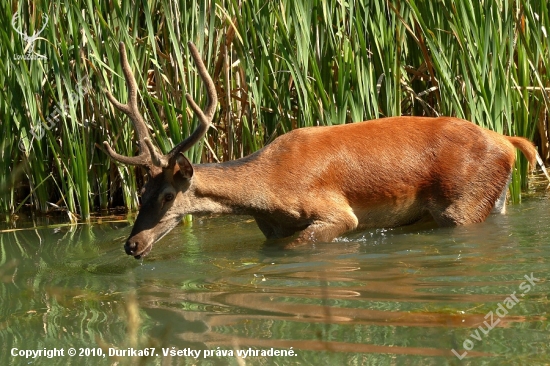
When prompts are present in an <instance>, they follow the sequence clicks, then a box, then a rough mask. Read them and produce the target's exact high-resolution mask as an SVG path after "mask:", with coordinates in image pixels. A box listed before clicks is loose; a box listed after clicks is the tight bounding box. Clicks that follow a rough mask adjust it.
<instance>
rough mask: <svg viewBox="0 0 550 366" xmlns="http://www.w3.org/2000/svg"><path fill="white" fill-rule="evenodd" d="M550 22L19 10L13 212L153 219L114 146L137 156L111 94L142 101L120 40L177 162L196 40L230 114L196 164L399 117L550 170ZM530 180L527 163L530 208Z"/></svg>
mask: <svg viewBox="0 0 550 366" xmlns="http://www.w3.org/2000/svg"><path fill="white" fill-rule="evenodd" d="M548 10H549V9H548V4H547V2H545V1H539V0H481V1H480V0H475V1H474V0H460V1H459V0H454V1H453V0H437V1H423V0H416V1H415V0H388V1H384V0H363V1H353V0H350V1H347V2H344V1H337V0H326V1H321V0H311V1H292V0H281V1H277V2H271V1H259V0H211V1H199V0H186V1H181V0H180V1H169V0H148V1H131V0H118V1H98V0H86V1H75V0H65V1H61V0H53V1H40V0H38V1H30V0H26V1H4V2H2V4H1V5H0V21H1V22H2V24H4V26H3V27H2V28H1V29H0V63H1V65H0V134H1V139H0V154H1V159H0V169H1V170H0V171H1V172H2V173H1V175H0V211H1V212H4V213H5V217H6V218H8V219H9V218H10V217H11V216H10V215H11V214H14V213H17V212H18V210H20V209H21V208H22V207H25V206H30V207H31V208H32V209H34V210H37V211H40V212H47V211H49V210H52V209H55V210H64V211H66V212H67V214H68V215H69V217H70V218H71V220H78V219H81V220H89V218H90V215H91V214H92V213H93V212H95V211H98V210H105V209H108V208H113V207H125V208H127V209H129V210H135V209H137V208H138V204H139V200H138V192H139V188H140V186H141V185H142V184H143V180H144V174H143V173H144V172H143V171H141V169H140V168H134V167H127V166H121V165H119V164H116V163H113V162H111V161H110V160H109V159H108V157H107V155H106V154H105V152H104V151H103V147H102V144H101V143H102V141H109V142H110V143H111V145H112V146H113V147H114V148H115V149H116V150H117V151H118V152H119V153H122V154H126V155H132V154H134V153H135V152H136V151H137V148H136V145H135V142H134V141H133V139H132V137H133V131H132V128H131V124H130V123H129V122H128V120H127V119H126V118H125V116H124V115H123V114H122V113H117V112H115V110H114V109H113V108H112V106H111V105H110V104H109V102H108V100H107V98H106V97H105V92H104V91H105V90H111V91H112V93H113V94H114V95H116V96H117V97H118V98H119V99H120V100H122V101H125V100H126V94H127V92H126V87H125V82H124V79H123V77H122V73H121V68H120V64H119V55H118V43H119V42H124V43H125V44H126V47H127V50H128V55H129V59H130V62H131V64H132V66H133V69H134V73H135V74H136V78H137V82H138V84H139V89H140V103H141V106H142V111H143V114H144V116H145V118H146V121H147V123H148V125H149V127H150V130H151V132H152V134H154V140H155V141H156V144H157V145H158V146H159V147H160V149H161V150H162V151H163V152H167V151H168V150H170V148H171V147H172V146H173V145H174V144H176V143H177V142H179V141H181V140H182V139H183V138H184V137H185V136H187V135H188V134H189V133H190V131H192V130H193V129H194V127H195V125H196V124H197V121H196V119H195V118H194V116H193V115H192V114H191V112H190V109H189V108H188V107H187V104H186V100H185V98H184V94H185V92H189V93H191V94H192V95H193V96H194V97H195V98H196V99H197V100H198V101H199V102H200V103H203V104H204V102H205V101H204V99H205V93H204V91H203V89H202V85H201V82H200V80H199V78H198V76H197V74H196V73H195V71H194V65H193V64H192V62H191V61H190V58H189V57H188V51H187V48H186V46H185V45H186V42H187V41H189V40H190V41H193V42H194V43H195V44H196V45H197V47H198V48H199V50H201V53H202V55H203V58H204V59H205V61H206V64H207V66H208V68H209V70H210V72H211V74H212V76H213V78H214V80H215V83H216V85H217V89H218V95H219V108H218V111H217V114H216V116H215V119H214V128H212V129H211V130H210V131H209V133H208V135H207V138H206V139H205V140H204V143H201V144H199V145H197V146H195V147H194V148H193V149H191V150H190V151H189V152H188V156H189V158H190V159H191V161H192V162H195V163H199V162H211V161H224V160H229V159H235V158H239V157H242V156H245V155H247V154H249V153H251V152H254V151H256V150H257V149H259V148H261V147H262V146H264V145H265V144H268V143H269V142H270V141H272V140H273V139H274V138H275V137H276V136H278V135H280V134H283V133H285V132H288V131H290V130H292V129H295V128H299V127H304V126H317V125H331V124H342V123H351V122H356V121H362V120H368V119H373V118H380V117H385V116H396V115H425V116H438V115H449V116H457V117H460V118H464V119H468V120H471V121H472V122H474V123H476V124H479V125H482V126H484V127H487V128H491V129H493V130H496V131H499V132H501V133H505V134H508V135H518V136H525V137H528V138H530V139H533V140H534V141H535V142H536V143H537V145H539V147H540V151H541V154H542V156H543V159H545V161H548V158H549V153H548V136H549V133H548V106H549V105H550V99H549V97H548V91H549V89H548V87H549V75H548V66H549V64H548V63H549V62H550V57H549V56H550V55H549V53H550V52H549V46H550V40H549V39H548V36H547V32H548V31H550V20H549V15H548V14H549V11H548ZM42 28H43V30H42ZM41 30H42V31H41ZM37 32H38V34H37ZM33 34H35V35H36V36H37V38H32V35H33ZM29 37H30V38H29ZM526 182H527V163H526V161H525V160H524V159H523V158H522V157H520V159H518V162H517V167H516V169H515V171H514V175H513V184H512V186H511V193H512V198H513V200H514V201H518V200H519V199H520V197H521V196H520V191H521V189H522V188H525V187H526Z"/></svg>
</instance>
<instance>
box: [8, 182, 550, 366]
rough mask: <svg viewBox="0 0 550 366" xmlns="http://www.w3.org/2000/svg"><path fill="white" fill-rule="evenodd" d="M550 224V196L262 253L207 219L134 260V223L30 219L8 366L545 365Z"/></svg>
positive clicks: (253, 235) (248, 225)
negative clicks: (459, 221)
mask: <svg viewBox="0 0 550 366" xmlns="http://www.w3.org/2000/svg"><path fill="white" fill-rule="evenodd" d="M549 223H550V199H549V195H548V194H547V193H545V192H542V193H539V194H537V195H534V196H532V197H528V198H527V199H524V202H523V203H522V204H520V205H514V206H509V207H508V214H506V215H498V216H491V217H490V218H489V219H488V220H487V222H485V223H483V224H478V225H469V226H466V227H459V228H452V229H449V228H434V227H431V226H427V227H426V226H424V227H423V226H413V227H407V228H399V229H392V230H384V229H378V230H368V231H362V232H356V233H351V234H349V235H346V236H344V237H342V238H340V239H339V240H338V242H336V243H320V244H316V245H314V246H308V247H304V248H299V249H296V250H278V249H273V248H269V247H266V246H265V245H264V238H263V236H262V234H261V232H260V231H259V230H258V229H257V227H256V225H255V223H254V222H253V221H252V220H251V219H250V218H248V217H236V216H225V217H216V218H195V219H194V221H193V223H192V224H191V225H186V226H184V225H181V226H179V227H178V228H176V229H175V230H173V231H172V232H171V233H170V234H168V235H167V236H166V237H164V238H163V239H162V241H161V242H159V243H157V244H156V245H155V247H154V248H153V251H152V252H151V254H150V255H149V256H148V257H146V258H145V259H144V260H139V261H137V260H135V259H133V258H132V257H129V256H127V255H126V254H125V253H124V250H123V248H122V246H123V244H124V241H125V239H126V237H127V235H128V233H129V231H130V229H131V223H129V222H127V221H125V220H112V219H104V220H103V221H102V222H98V223H94V224H92V225H78V226H68V225H56V224H55V222H53V221H52V220H51V219H41V220H38V221H35V222H33V223H25V222H24V221H23V220H19V221H18V223H17V225H18V226H19V227H18V228H17V230H14V228H13V227H12V226H9V227H7V226H4V227H3V228H4V229H8V228H9V229H11V230H4V231H2V232H1V233H0V299H1V305H2V306H1V307H0V347H1V348H0V349H1V351H0V364H2V365H7V364H33V365H52V364H59V365H66V364H78V365H81V364H89V365H95V364H100V365H111V364H135V363H138V362H143V364H153V365H192V364H200V365H203V364H204V365H210V364H212V365H224V364H233V365H243V364H246V365H302V364H311V365H325V364H327V365H328V364H330V365H337V364H342V365H344V364H346V365H348V364H349V365H371V364H372V365H380V364H398V365H401V364H403V365H427V364H432V365H440V364H461V363H464V364H472V365H473V364H475V365H477V364H494V365H503V364H530V365H533V364H547V363H548V362H550V356H549V352H548V345H549V344H550V329H549V328H550V323H549V322H548V319H547V311H548V308H549V306H548V304H549V302H548V293H549V290H550V287H549V285H548V279H549V278H550V268H549V258H550V225H549ZM25 226H32V228H30V229H25V228H24V227H25ZM525 276H528V277H529V278H530V279H531V280H530V281H531V284H530V282H529V281H528V280H527V279H526V277H525ZM527 285H529V287H530V288H529V291H527V292H526V291H525V290H526V289H527ZM510 295H514V296H515V297H516V299H517V302H516V301H512V300H511V299H512V298H511V297H510ZM507 299H508V300H507ZM506 305H508V306H509V308H506ZM499 314H500V315H502V316H499ZM491 316H492V317H493V320H492V323H493V324H494V328H492V329H491V327H490V325H491V319H490V318H491ZM484 321H485V322H486V323H484ZM480 327H481V328H480ZM172 347H174V348H172ZM465 347H466V348H465ZM14 348H17V351H15V352H16V353H17V352H21V350H40V349H41V350H44V349H46V350H51V349H54V348H57V349H64V356H59V357H53V358H51V359H49V358H47V357H37V358H34V359H33V358H25V357H24V356H17V357H14V356H12V355H11V352H12V350H13V349H14ZM69 348H74V349H75V350H76V351H77V353H80V352H87V353H88V355H89V356H88V357H85V356H78V355H77V356H74V357H70V356H68V355H67V352H68V349H69ZM81 348H82V349H83V350H84V351H80V349H81ZM86 348H87V349H88V350H87V351H86ZM109 348H112V349H114V348H117V349H119V350H120V351H119V352H118V354H119V356H116V355H113V356H108V352H109ZM150 348H154V349H155V351H154V352H155V354H158V356H153V357H149V358H139V357H127V356H120V355H122V350H126V351H128V349H130V350H131V349H134V350H144V349H150ZM163 349H164V350H165V352H166V351H168V350H180V351H181V353H184V352H187V354H188V355H187V356H177V355H172V356H170V355H167V356H163ZM271 349H274V350H271ZM453 349H454V350H455V352H456V353H457V354H458V355H463V356H464V358H463V360H462V361H459V358H458V357H457V356H456V355H455V353H454V352H453V351H452V350H453ZM238 350H240V351H241V352H242V351H247V352H248V353H247V356H248V357H245V358H243V357H240V358H239V357H238V356H236V354H237V351H238ZM262 350H263V351H264V355H263V356H262V355H261V351H262ZM267 350H270V352H272V353H271V354H268V353H265V352H267ZM290 350H292V352H290ZM190 351H201V354H200V356H199V357H198V358H197V359H195V358H194V357H193V356H189V352H190ZM205 351H207V352H208V351H209V352H210V353H209V354H208V355H207V357H206V358H205V353H204V352H205ZM222 351H224V352H225V356H223V355H221V354H222ZM230 351H231V352H230ZM275 351H285V352H286V353H284V354H283V355H281V354H280V355H278V356H276V355H274V352H275ZM464 352H467V353H466V354H464ZM100 353H102V354H103V355H106V354H107V355H106V356H105V357H103V355H101V356H97V354H100ZM231 353H233V355H231ZM289 353H290V355H289ZM94 354H95V356H94ZM216 354H218V356H217V355H216Z"/></svg>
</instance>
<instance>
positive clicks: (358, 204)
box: [104, 43, 536, 258]
mask: <svg viewBox="0 0 550 366" xmlns="http://www.w3.org/2000/svg"><path fill="white" fill-rule="evenodd" d="M189 50H190V53H191V56H192V57H193V59H194V61H195V64H196V66H197V69H198V73H199V75H200V77H201V79H202V80H203V82H204V83H205V85H206V91H207V93H208V104H207V106H206V109H205V111H202V110H201V109H200V107H199V106H198V105H197V104H196V103H195V102H194V100H193V98H191V96H190V95H189V94H187V95H186V98H187V101H188V103H189V105H190V107H191V109H192V110H193V111H194V112H195V114H196V115H197V117H198V119H199V121H200V126H199V127H198V128H197V129H196V130H195V131H194V132H193V133H192V134H191V136H189V137H188V138H187V139H185V140H184V141H182V142H181V143H179V144H178V145H177V146H175V147H174V148H173V149H172V150H171V151H170V152H169V153H168V154H166V155H162V154H160V153H159V152H158V151H157V149H156V148H155V147H154V146H153V144H152V141H151V139H150V137H149V132H148V129H147V126H146V124H145V122H144V119H143V117H142V116H141V114H140V112H139V109H138V105H137V99H138V97H137V84H136V81H135V79H134V76H133V73H132V71H131V69H130V65H129V64H128V59H127V57H126V51H125V47H124V44H122V43H121V44H120V60H121V63H122V69H123V71H124V76H125V78H126V82H127V87H128V94H129V99H128V102H127V104H122V103H120V102H118V101H117V100H116V99H115V98H114V97H113V96H112V95H111V94H110V93H107V96H108V99H109V100H110V101H111V103H112V104H113V105H114V106H115V107H116V108H117V109H119V110H120V111H122V112H124V113H125V114H126V115H127V116H128V117H129V118H130V120H131V121H132V123H133V125H134V128H135V130H136V133H137V139H138V145H139V149H140V152H139V154H138V155H137V156H135V157H127V156H122V155H119V154H117V153H116V152H114V151H113V149H112V148H111V147H110V146H109V144H108V143H107V142H105V143H104V145H105V148H106V149H107V152H108V154H109V155H110V156H111V158H112V159H113V160H116V161H118V162H120V163H123V164H131V165H140V166H143V167H145V168H146V169H147V171H148V174H149V177H150V178H149V181H148V182H147V183H146V184H145V186H144V190H143V195H142V197H141V198H142V205H141V210H140V212H139V214H138V217H137V219H136V222H135V225H134V227H133V230H132V232H131V234H130V237H129V238H128V241H127V242H126V244H125V250H126V253H128V254H129V255H132V256H134V257H135V258H141V257H142V256H144V255H146V254H148V253H149V252H150V251H151V248H152V246H153V243H155V242H156V241H158V240H159V239H160V238H162V237H163V236H164V235H166V233H168V232H169V231H170V230H171V229H172V228H174V227H175V226H176V225H177V224H178V223H179V222H180V221H181V220H182V217H183V216H184V215H186V214H200V213H234V214H244V215H250V216H252V217H254V219H255V220H256V222H257V224H258V226H259V228H260V230H261V231H262V232H263V233H264V234H265V236H266V237H267V238H269V239H270V238H286V237H292V239H291V240H289V242H288V246H289V247H290V246H294V245H299V244H301V243H305V242H314V241H324V242H326V241H331V240H333V239H334V238H336V237H337V236H339V235H341V234H343V233H345V232H347V231H350V230H354V229H357V228H364V227H395V226H400V225H406V224H410V223H413V222H415V221H418V220H419V219H421V218H423V217H424V216H427V215H431V217H433V219H434V220H435V221H436V223H437V224H439V225H442V226H454V225H464V224H469V223H477V222H482V221H484V220H485V218H486V217H487V216H488V215H489V213H490V212H491V211H493V212H504V201H505V198H506V192H507V187H508V183H509V179H510V176H511V172H512V166H513V164H514V160H515V155H516V154H515V149H514V147H516V148H519V149H520V150H521V151H522V152H523V154H525V156H526V157H527V159H528V160H529V162H530V163H531V164H532V166H534V163H535V158H536V150H535V148H534V146H533V145H532V144H531V143H530V142H529V141H528V140H526V139H524V138H520V137H507V136H503V135H500V134H498V133H496V132H493V131H489V130H486V129H483V128H480V127H478V126H476V125H474V124H473V123H471V122H468V121H464V120H460V119H457V118H451V117H439V118H426V117H392V118H384V119H379V120H373V121H367V122H360V123H352V124H346V125H338V126H329V127H311V128H301V129H297V130H294V131H292V132H289V133H287V134H285V135H282V136H280V137H278V138H277V139H275V140H274V141H273V142H272V143H271V144H269V145H267V146H266V147H264V148H263V149H261V150H259V151H257V152H256V153H254V154H252V155H250V156H247V157H245V158H242V159H238V160H235V161H228V162H225V163H220V164H198V165H192V164H191V163H190V162H189V160H188V159H187V158H186V157H185V156H184V155H183V153H184V152H185V151H186V150H188V149H189V148H190V147H191V146H192V145H193V144H195V143H197V142H198V141H199V140H200V139H201V138H202V137H203V136H204V134H205V133H206V131H207V129H208V128H209V126H210V124H211V121H212V118H213V116H214V113H215V110H216V105H217V96H216V89H215V86H214V83H213V81H212V79H211V78H210V76H209V74H208V71H207V70H206V67H205V66H204V64H203V62H202V59H201V56H200V55H199V53H198V51H197V49H196V48H195V46H194V45H193V44H192V43H189ZM294 234H297V235H296V236H293V235H294Z"/></svg>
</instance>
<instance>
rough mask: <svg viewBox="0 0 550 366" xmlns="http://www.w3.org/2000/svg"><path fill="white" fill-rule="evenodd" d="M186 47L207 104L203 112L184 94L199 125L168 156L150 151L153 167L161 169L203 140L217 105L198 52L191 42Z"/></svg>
mask: <svg viewBox="0 0 550 366" xmlns="http://www.w3.org/2000/svg"><path fill="white" fill-rule="evenodd" d="M187 46H188V47H189V52H190V53H191V57H193V60H194V61H195V65H196V66H197V71H198V72H199V76H200V77H201V79H202V81H203V83H204V84H205V86H206V93H207V96H208V104H207V105H206V110H205V111H204V112H203V111H202V109H201V108H200V107H199V106H198V105H197V103H195V101H194V100H193V97H191V95H190V94H185V98H186V99H187V103H188V104H189V105H190V106H191V109H192V110H193V111H194V112H195V114H196V115H197V117H198V119H199V122H200V124H199V126H198V127H197V128H196V129H195V131H193V133H192V134H191V135H190V136H189V137H187V138H186V139H185V140H183V141H182V142H180V143H179V144H177V145H176V146H174V148H173V149H172V150H170V152H169V153H168V154H166V155H159V154H157V153H156V150H155V151H154V152H153V150H151V152H152V155H153V162H154V163H155V165H157V166H160V167H163V168H164V167H167V166H174V163H175V158H176V157H177V155H178V154H179V153H180V152H186V151H187V150H189V149H190V148H191V146H193V145H195V144H196V143H197V142H198V141H199V140H200V139H201V138H203V136H204V134H205V133H206V131H208V128H209V127H210V124H211V123H212V118H214V113H215V112H216V105H217V104H218V95H217V93H216V86H215V84H214V82H213V81H212V78H211V77H210V74H208V70H207V69H206V66H204V63H203V61H202V58H201V56H200V54H199V51H198V50H197V48H196V47H195V45H194V44H193V43H192V42H188V43H187Z"/></svg>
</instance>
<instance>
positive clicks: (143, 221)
mask: <svg viewBox="0 0 550 366" xmlns="http://www.w3.org/2000/svg"><path fill="white" fill-rule="evenodd" d="M188 46H189V51H190V54H191V57H192V58H193V60H194V62H195V65H196V66H197V70H198V73H199V76H200V77H201V79H202V81H203V82H204V83H205V85H206V90H207V95H208V104H207V106H206V109H205V111H203V110H202V109H201V108H200V107H199V106H198V105H197V103H195V101H194V100H193V98H192V97H191V96H190V95H189V94H186V95H185V97H186V99H187V103H188V104H189V106H190V107H191V109H192V110H193V111H194V112H195V114H196V115H197V117H198V119H199V126H198V127H197V128H196V129H195V131H193V133H192V134H191V135H190V136H189V137H188V138H186V139H185V140H183V141H182V142H180V143H179V144H177V145H176V146H175V147H174V148H173V149H172V150H171V151H170V152H168V154H166V155H163V154H161V153H159V152H158V151H157V149H156V148H155V146H154V145H153V143H152V141H151V138H150V136H149V130H148V128H147V125H146V124H145V120H144V118H143V116H142V115H141V113H140V112H139V108H138V103H137V99H138V92H137V83H136V79H135V78H134V74H133V73H132V70H131V68H130V65H129V63H128V57H127V56H126V48H125V46H124V44H123V43H120V46H119V48H120V62H121V64H122V70H123V72H124V77H125V79H126V85H127V88H128V101H127V103H126V104H122V103H120V102H119V101H118V100H117V99H115V97H113V95H112V94H111V93H110V92H109V91H107V92H106V95H107V98H108V99H109V101H110V102H111V104H112V105H113V106H114V107H115V108H116V109H118V110H119V111H121V112H123V113H124V114H126V115H127V116H128V117H129V119H130V121H132V124H133V125H134V129H135V131H136V135H137V144H138V147H139V154H138V155H137V156H133V157H129V156H123V155H120V154H117V153H116V152H115V151H114V150H113V149H112V148H111V146H110V145H109V144H108V143H107V142H104V143H103V144H104V146H105V149H106V150H107V153H108V154H109V156H110V157H111V159H113V160H115V161H118V162H119V163H122V164H127V165H137V166H142V167H144V168H145V169H146V171H147V173H148V175H149V180H148V181H147V183H146V184H145V185H144V187H143V189H142V196H141V209H140V212H139V214H138V216H137V219H136V222H135V224H134V228H133V229H132V232H131V234H130V237H129V238H128V240H127V241H126V244H125V245H124V248H125V250H126V253H127V254H129V255H133V256H134V257H135V258H136V259H139V258H141V256H143V255H146V254H147V253H149V252H150V251H151V248H152V246H153V244H154V243H155V242H156V241H158V240H159V239H160V238H162V237H163V236H164V235H166V234H167V233H168V232H169V231H170V230H172V229H173V228H174V227H175V226H176V225H177V224H178V223H179V222H180V221H181V219H182V217H183V216H184V215H185V212H183V211H182V210H181V208H180V207H181V205H182V204H183V203H185V201H186V200H188V197H186V195H187V191H188V190H189V187H190V186H191V180H192V178H193V166H192V164H191V162H190V161H189V160H188V159H187V158H186V157H185V155H183V153H184V152H185V151H187V150H189V149H190V148H191V147H192V146H193V145H194V144H196V143H197V142H198V141H199V140H200V139H201V138H202V137H203V136H204V135H205V133H206V131H207V130H208V128H209V127H210V124H211V122H212V118H213V117H214V113H215V111H216V105H217V103H218V98H217V95H216V87H215V85H214V82H213V81H212V78H211V77H210V75H209V74H208V71H207V69H206V66H205V65H204V63H203V61H202V59H201V56H200V55H199V52H198V51H197V48H196V47H195V45H193V44H192V43H191V42H189V43H188Z"/></svg>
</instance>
